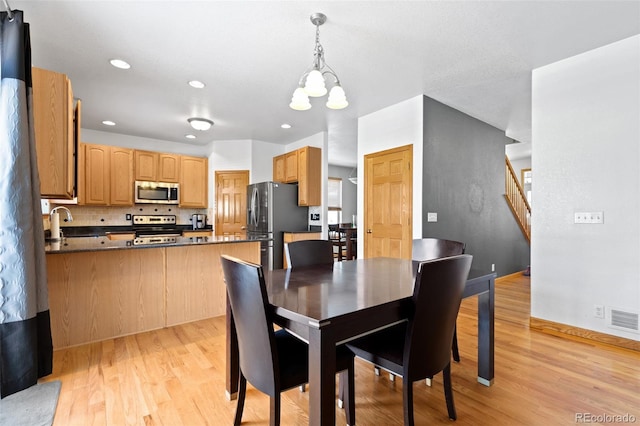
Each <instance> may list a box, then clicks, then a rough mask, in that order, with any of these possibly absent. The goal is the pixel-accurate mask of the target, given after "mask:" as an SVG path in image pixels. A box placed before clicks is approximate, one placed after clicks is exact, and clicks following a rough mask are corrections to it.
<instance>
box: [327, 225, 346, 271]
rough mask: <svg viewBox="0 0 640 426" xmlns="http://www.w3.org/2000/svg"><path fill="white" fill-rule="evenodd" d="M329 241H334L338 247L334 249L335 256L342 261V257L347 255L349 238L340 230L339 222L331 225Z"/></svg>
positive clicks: (335, 246)
mask: <svg viewBox="0 0 640 426" xmlns="http://www.w3.org/2000/svg"><path fill="white" fill-rule="evenodd" d="M329 241H331V242H332V243H333V248H334V249H335V248H337V249H338V250H337V251H333V257H334V258H336V259H338V262H342V258H343V257H346V256H347V239H346V237H345V235H344V233H342V232H340V225H339V224H337V223H336V224H332V225H329Z"/></svg>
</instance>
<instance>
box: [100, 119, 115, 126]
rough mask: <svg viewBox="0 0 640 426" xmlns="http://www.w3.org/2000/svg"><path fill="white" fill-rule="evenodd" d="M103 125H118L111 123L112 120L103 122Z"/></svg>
mask: <svg viewBox="0 0 640 426" xmlns="http://www.w3.org/2000/svg"><path fill="white" fill-rule="evenodd" d="M102 124H104V125H105V126H115V125H116V123H115V122H113V121H111V120H104V121H103V122H102Z"/></svg>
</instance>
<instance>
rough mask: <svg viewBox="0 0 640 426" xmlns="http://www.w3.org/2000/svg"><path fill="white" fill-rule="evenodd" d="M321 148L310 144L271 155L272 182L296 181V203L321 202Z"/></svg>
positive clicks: (314, 203) (312, 204)
mask: <svg viewBox="0 0 640 426" xmlns="http://www.w3.org/2000/svg"><path fill="white" fill-rule="evenodd" d="M321 169H322V150H321V149H320V148H315V147H311V146H305V147H304V148H300V149H297V150H295V151H291V152H287V153H286V154H282V155H279V156H277V157H273V180H274V182H284V183H298V205H300V206H319V205H321V204H322V180H321V175H322V170H321Z"/></svg>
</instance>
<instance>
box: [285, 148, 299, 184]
mask: <svg viewBox="0 0 640 426" xmlns="http://www.w3.org/2000/svg"><path fill="white" fill-rule="evenodd" d="M298 167H299V165H298V151H291V152H287V153H286V154H285V155H284V171H285V180H284V181H285V182H286V183H293V182H298Z"/></svg>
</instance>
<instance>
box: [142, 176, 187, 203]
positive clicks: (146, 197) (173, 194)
mask: <svg viewBox="0 0 640 426" xmlns="http://www.w3.org/2000/svg"><path fill="white" fill-rule="evenodd" d="M134 189H135V199H136V200H135V202H136V204H178V202H179V200H180V184H178V183H168V182H144V181H139V180H137V181H136V183H135V188H134Z"/></svg>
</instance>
